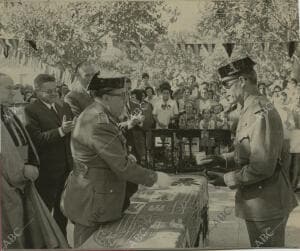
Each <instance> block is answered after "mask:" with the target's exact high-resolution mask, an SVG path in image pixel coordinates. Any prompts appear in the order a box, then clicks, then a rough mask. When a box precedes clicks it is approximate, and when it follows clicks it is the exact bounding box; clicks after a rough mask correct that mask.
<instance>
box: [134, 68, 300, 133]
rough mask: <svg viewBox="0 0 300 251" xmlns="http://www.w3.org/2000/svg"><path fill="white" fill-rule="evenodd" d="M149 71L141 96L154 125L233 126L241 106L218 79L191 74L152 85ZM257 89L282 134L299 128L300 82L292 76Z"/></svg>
mask: <svg viewBox="0 0 300 251" xmlns="http://www.w3.org/2000/svg"><path fill="white" fill-rule="evenodd" d="M149 79H150V78H149V75H148V74H147V73H144V74H143V75H142V81H141V84H140V85H138V86H137V89H140V90H142V92H143V93H144V95H143V96H144V97H145V98H144V99H143V100H142V102H149V103H150V104H151V105H152V109H153V113H152V115H153V118H154V121H155V124H156V125H155V126H154V127H155V128H179V129H232V131H234V130H235V126H236V124H237V119H238V114H239V111H240V109H241V107H239V106H238V107H237V106H234V107H233V106H232V105H231V102H230V96H226V90H225V89H224V88H223V87H222V85H221V83H219V82H202V83H197V82H196V77H195V76H193V75H191V76H190V77H189V78H188V80H187V81H186V82H181V83H179V82H178V81H171V84H170V83H168V82H163V83H162V84H161V85H160V87H158V88H155V87H154V86H153V85H151V81H150V80H149ZM258 89H259V91H260V93H261V94H262V95H265V96H266V97H267V98H268V99H269V101H270V103H272V104H273V105H274V107H275V108H276V109H277V111H278V112H279V114H280V117H281V119H282V122H283V127H284V130H285V134H287V133H288V131H290V130H293V129H300V83H298V82H297V80H296V79H294V78H291V79H290V80H289V81H288V82H287V83H285V84H284V85H282V84H277V83H275V84H273V85H267V84H265V83H263V82H259V83H258Z"/></svg>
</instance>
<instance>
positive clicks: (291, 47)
mask: <svg viewBox="0 0 300 251" xmlns="http://www.w3.org/2000/svg"><path fill="white" fill-rule="evenodd" d="M296 46H297V42H296V41H291V42H289V43H288V54H289V57H290V58H291V57H292V56H293V55H294V53H295V51H296Z"/></svg>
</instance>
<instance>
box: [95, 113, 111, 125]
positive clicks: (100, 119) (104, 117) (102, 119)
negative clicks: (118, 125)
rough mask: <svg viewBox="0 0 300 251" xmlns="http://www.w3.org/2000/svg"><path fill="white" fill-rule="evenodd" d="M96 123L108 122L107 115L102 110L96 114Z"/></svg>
mask: <svg viewBox="0 0 300 251" xmlns="http://www.w3.org/2000/svg"><path fill="white" fill-rule="evenodd" d="M98 123H100V124H109V119H108V116H107V115H106V114H105V113H104V112H100V113H99V114H98Z"/></svg>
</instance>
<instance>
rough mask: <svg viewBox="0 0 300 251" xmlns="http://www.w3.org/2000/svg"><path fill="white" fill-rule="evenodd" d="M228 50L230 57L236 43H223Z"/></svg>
mask: <svg viewBox="0 0 300 251" xmlns="http://www.w3.org/2000/svg"><path fill="white" fill-rule="evenodd" d="M223 46H224V48H225V50H226V52H227V55H228V56H229V57H231V54H232V51H233V48H234V44H233V43H225V44H223Z"/></svg>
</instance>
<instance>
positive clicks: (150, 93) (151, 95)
mask: <svg viewBox="0 0 300 251" xmlns="http://www.w3.org/2000/svg"><path fill="white" fill-rule="evenodd" d="M145 92H146V98H145V101H146V102H148V103H150V104H151V105H152V107H153V106H154V104H155V102H157V99H158V98H157V96H156V95H155V92H154V89H153V88H152V87H151V86H148V87H146V88H145Z"/></svg>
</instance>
